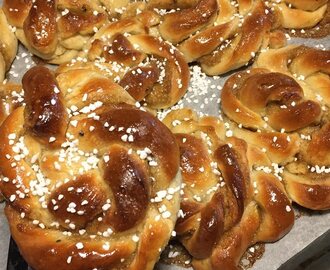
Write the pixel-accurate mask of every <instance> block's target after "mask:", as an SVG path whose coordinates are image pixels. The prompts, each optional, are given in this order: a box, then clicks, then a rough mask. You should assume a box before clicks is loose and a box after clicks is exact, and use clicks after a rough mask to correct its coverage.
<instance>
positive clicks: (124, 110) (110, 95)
mask: <svg viewBox="0 0 330 270" xmlns="http://www.w3.org/2000/svg"><path fill="white" fill-rule="evenodd" d="M23 88H24V90H25V92H24V97H25V104H26V105H25V106H22V107H19V108H17V109H16V110H14V111H13V112H12V113H11V114H10V115H9V116H8V118H7V119H6V120H5V122H4V123H3V125H2V126H1V128H0V134H1V141H0V164H1V168H2V173H3V175H4V178H3V179H2V181H1V182H0V190H1V192H2V193H3V195H4V196H5V198H6V200H7V206H6V209H5V212H6V216H7V218H8V221H9V225H10V229H11V233H12V236H13V238H14V239H15V241H16V242H17V244H18V247H19V249H20V251H21V253H22V255H23V257H24V258H25V259H26V260H27V262H28V263H29V265H30V266H31V267H32V268H33V269H36V270H44V269H50V270H51V269H58V268H60V269H80V270H83V269H89V270H90V269H95V268H96V269H153V266H154V264H155V262H156V261H157V259H158V257H159V254H160V252H161V250H162V249H163V248H164V246H165V245H166V244H167V242H168V240H169V238H170V237H171V233H172V230H173V228H174V224H175V221H176V219H177V213H178V210H179V204H180V200H179V189H180V185H181V175H180V172H179V148H178V146H177V144H176V141H175V138H174V136H173V135H172V133H171V132H170V131H169V130H168V128H167V127H166V126H165V125H163V124H162V123H161V122H160V121H159V120H158V119H157V118H155V117H154V116H152V115H151V114H149V113H148V112H145V111H142V110H140V109H139V108H136V107H135V106H134V105H131V104H132V103H133V104H134V100H133V99H132V98H131V97H130V96H129V95H128V94H127V93H126V91H124V90H123V89H122V87H120V86H119V85H117V84H115V83H113V82H112V81H111V80H109V79H106V78H104V77H101V76H100V75H99V74H98V73H95V74H92V73H90V72H89V76H88V77H87V76H86V71H84V70H80V71H77V72H76V73H75V74H72V77H71V80H68V77H62V76H61V75H59V76H58V77H57V78H56V79H55V77H54V75H53V74H52V72H51V71H50V70H48V69H47V68H45V67H41V66H38V67H35V68H32V69H31V70H29V71H28V72H27V73H26V74H25V75H24V77H23ZM41 89H42V91H41Z"/></svg>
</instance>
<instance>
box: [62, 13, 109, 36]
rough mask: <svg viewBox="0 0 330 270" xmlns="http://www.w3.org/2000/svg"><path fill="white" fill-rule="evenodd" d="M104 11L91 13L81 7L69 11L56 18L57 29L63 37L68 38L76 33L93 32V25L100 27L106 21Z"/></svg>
mask: <svg viewBox="0 0 330 270" xmlns="http://www.w3.org/2000/svg"><path fill="white" fill-rule="evenodd" d="M106 19H107V17H106V15H105V14H104V13H97V15H94V14H93V11H91V10H88V11H87V10H86V8H83V7H82V8H81V9H80V10H79V11H69V12H68V13H67V14H65V15H64V16H61V18H60V19H59V20H58V29H59V32H60V34H61V36H62V37H63V38H68V37H70V36H73V35H74V34H77V33H82V34H87V33H93V32H94V30H93V29H94V28H95V27H100V26H101V25H102V24H103V23H105V22H106Z"/></svg>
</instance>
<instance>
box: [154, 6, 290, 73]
mask: <svg viewBox="0 0 330 270" xmlns="http://www.w3.org/2000/svg"><path fill="white" fill-rule="evenodd" d="M152 2H156V3H158V2H159V1H151V3H152ZM168 2H169V3H168V4H169V5H168V8H167V9H169V8H172V7H173V4H172V3H173V1H168ZM196 2H197V1H192V2H191V3H192V4H193V6H190V7H189V8H183V9H180V10H179V11H174V12H172V11H171V12H169V13H167V14H165V15H163V16H162V22H161V24H160V25H159V34H160V35H161V36H162V37H163V38H164V39H165V40H168V41H170V42H173V43H174V44H177V46H178V49H179V50H180V51H181V52H182V53H183V54H184V56H185V58H186V60H187V61H188V62H194V61H197V62H199V63H200V64H201V66H202V68H203V71H204V72H205V73H207V74H208V75H217V74H222V73H226V72H228V71H230V70H233V69H237V68H239V67H241V66H244V65H246V64H248V63H249V62H250V61H251V60H252V59H253V58H254V56H255V55H256V54H257V53H258V52H259V50H260V49H262V48H265V47H267V46H268V45H271V46H276V47H278V46H282V45H283V44H284V43H285V41H284V39H285V38H284V36H283V34H282V33H280V32H278V31H273V30H274V28H276V27H277V23H276V16H275V14H273V13H272V11H271V10H270V9H269V8H268V7H267V6H266V4H265V3H264V1H260V0H256V1H239V3H238V4H236V2H235V3H234V2H233V1H227V0H218V1H217V0H200V1H198V2H197V3H196ZM195 3H196V4H195ZM179 4H181V6H180V5H179V7H186V6H187V5H186V1H183V2H182V3H179ZM154 6H155V5H151V7H154Z"/></svg>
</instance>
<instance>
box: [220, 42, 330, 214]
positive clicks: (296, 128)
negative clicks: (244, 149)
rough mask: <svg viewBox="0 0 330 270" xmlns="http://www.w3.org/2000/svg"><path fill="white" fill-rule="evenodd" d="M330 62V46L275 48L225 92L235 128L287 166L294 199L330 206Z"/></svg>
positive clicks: (315, 206)
mask: <svg viewBox="0 0 330 270" xmlns="http://www.w3.org/2000/svg"><path fill="white" fill-rule="evenodd" d="M329 63H330V52H329V51H322V50H316V49H312V48H308V47H304V46H295V45H293V46H288V47H285V48H283V49H279V50H269V51H266V52H265V53H262V54H261V55H260V58H258V61H257V63H256V66H257V67H263V68H255V69H252V70H248V71H245V72H240V73H238V74H235V75H234V76H232V77H231V78H230V79H229V80H228V81H227V82H226V84H225V86H224V89H223V92H222V94H221V100H222V101H221V103H222V109H223V111H224V113H225V114H226V116H227V117H228V118H229V119H230V120H232V121H234V122H235V123H236V124H238V125H239V126H240V127H241V129H240V128H235V130H234V131H233V134H234V135H235V136H238V137H242V136H243V137H244V138H245V139H246V140H247V141H248V142H249V143H252V144H255V145H259V146H261V147H263V148H264V151H265V152H266V153H268V156H269V157H270V159H271V160H272V161H273V162H275V165H276V163H279V164H280V165H282V166H284V167H283V168H280V175H281V176H282V177H283V183H284V185H285V188H286V190H287V192H288V194H289V196H290V197H291V199H292V200H294V201H295V202H296V203H298V204H300V205H302V206H304V207H306V208H310V209H318V210H325V209H329V208H330V182H329V181H330V180H329V169H328V167H329V164H330V163H329V154H330V146H329V140H328V137H329V134H330V133H329V131H330V129H329V128H330V124H329V113H328V106H329V93H328V89H329V85H330V80H329V71H330V69H329V68H330V66H329ZM265 68H267V69H265ZM256 89H258V91H256ZM258 93H260V94H258ZM245 128H248V129H250V130H251V129H252V130H254V131H255V132H251V131H250V132H248V131H246V130H245ZM274 132H275V133H274ZM264 134H266V136H264ZM279 134H280V135H279ZM261 138H263V139H262V140H261ZM286 141H287V142H286ZM261 142H262V143H261ZM268 150H270V151H268ZM276 166H278V165H276Z"/></svg>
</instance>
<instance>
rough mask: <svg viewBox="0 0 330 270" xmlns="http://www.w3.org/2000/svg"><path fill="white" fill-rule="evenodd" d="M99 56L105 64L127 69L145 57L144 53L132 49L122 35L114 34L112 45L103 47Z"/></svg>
mask: <svg viewBox="0 0 330 270" xmlns="http://www.w3.org/2000/svg"><path fill="white" fill-rule="evenodd" d="M101 56H102V57H104V58H105V60H106V61H107V62H116V63H119V64H124V65H125V66H129V67H131V66H135V65H138V64H139V63H140V62H142V60H143V59H144V58H145V57H146V56H145V54H144V53H142V52H140V51H138V50H136V49H134V47H133V45H132V44H131V43H130V42H129V40H128V39H127V38H126V37H125V36H124V35H123V34H116V35H115V36H114V37H113V41H112V43H111V44H110V45H109V46H104V47H103V53H102V55H101Z"/></svg>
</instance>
